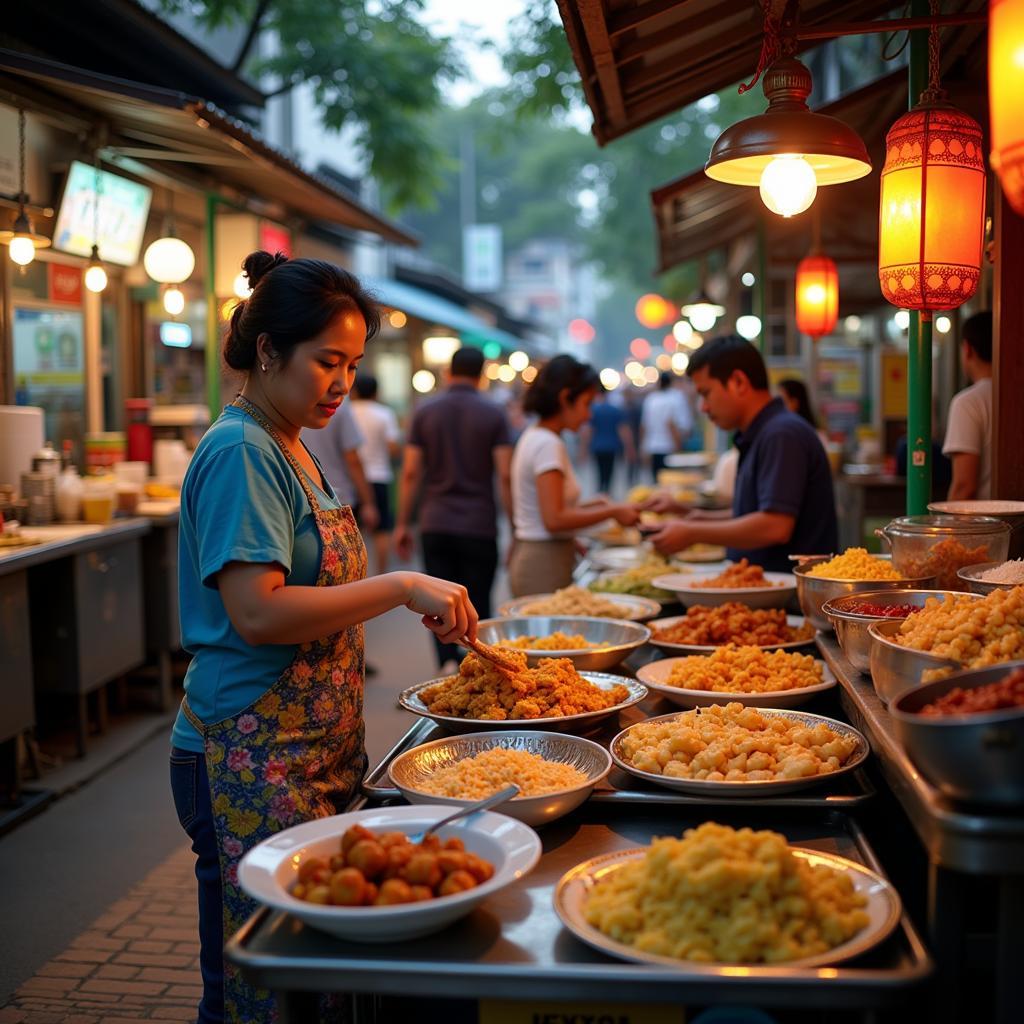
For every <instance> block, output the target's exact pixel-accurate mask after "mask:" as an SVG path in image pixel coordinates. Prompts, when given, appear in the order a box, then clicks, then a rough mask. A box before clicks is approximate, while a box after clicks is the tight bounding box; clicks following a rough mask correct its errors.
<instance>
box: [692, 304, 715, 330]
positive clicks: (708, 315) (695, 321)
mask: <svg viewBox="0 0 1024 1024" xmlns="http://www.w3.org/2000/svg"><path fill="white" fill-rule="evenodd" d="M689 318H690V323H691V324H692V325H693V329H694V330H695V331H701V332H704V331H710V330H711V328H712V327H714V326H715V321H716V320H717V319H718V315H717V314H716V313H715V311H714V309H713V308H712V306H710V305H709V304H708V303H704V302H699V303H697V304H696V305H695V306H693V307H692V308H691V309H690V313H689Z"/></svg>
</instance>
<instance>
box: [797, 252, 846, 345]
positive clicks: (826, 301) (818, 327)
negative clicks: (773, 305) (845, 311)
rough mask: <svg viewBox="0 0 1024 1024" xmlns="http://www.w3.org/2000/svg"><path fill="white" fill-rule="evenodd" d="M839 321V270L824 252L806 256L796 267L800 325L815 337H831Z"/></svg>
mask: <svg viewBox="0 0 1024 1024" xmlns="http://www.w3.org/2000/svg"><path fill="white" fill-rule="evenodd" d="M838 319H839V271H838V270H837V269H836V264H835V260H833V259H831V258H829V257H828V256H823V255H821V253H812V254H811V255H810V256H805V257H804V258H803V259H802V260H801V261H800V263H799V264H798V265H797V268H796V325H797V327H798V328H799V329H800V330H801V331H803V332H804V334H809V335H810V336H811V337H812V338H815V339H817V338H820V337H821V336H822V335H823V334H829V333H830V332H831V331H832V329H833V328H834V327H835V325H836V321H837V320H838Z"/></svg>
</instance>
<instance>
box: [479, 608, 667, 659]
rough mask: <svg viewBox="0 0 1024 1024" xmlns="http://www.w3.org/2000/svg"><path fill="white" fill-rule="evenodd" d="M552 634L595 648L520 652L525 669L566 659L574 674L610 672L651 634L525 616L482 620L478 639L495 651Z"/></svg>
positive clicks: (615, 624) (582, 620)
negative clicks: (574, 637)
mask: <svg viewBox="0 0 1024 1024" xmlns="http://www.w3.org/2000/svg"><path fill="white" fill-rule="evenodd" d="M552 633H568V634H569V635H570V636H572V635H575V634H577V633H578V634H579V635H580V636H582V637H583V638H584V639H585V640H586V641H587V643H591V644H597V646H596V647H586V648H573V649H570V650H564V651H548V650H543V649H541V648H539V647H536V648H527V649H525V650H523V653H524V654H525V655H526V663H527V664H528V665H536V664H537V662H539V661H540V659H541V658H569V659H570V660H571V661H572V663H573V664H574V665H575V666H576V670H577V671H583V670H584V669H592V670H593V671H595V672H601V671H604V670H605V669H608V668H614V667H615V666H616V665H618V664H619V662H620V661H622V660H623V659H624V658H627V657H629V655H630V654H632V652H633V651H635V650H636V649H637V648H638V647H642V646H643V645H644V644H645V643H647V641H648V640H650V638H651V631H650V630H649V629H648V628H647V627H646V626H641V625H640V623H638V622H625V621H623V620H620V619H597V618H586V617H582V616H580V617H575V616H568V615H529V616H522V617H520V618H502V619H484V620H483V621H482V622H481V623H480V625H479V627H478V635H479V637H480V639H481V640H482V641H483V642H484V643H487V644H496V645H498V646H499V647H500V646H501V645H502V643H503V642H504V641H507V640H515V639H517V638H518V637H521V636H550V635H551V634H552Z"/></svg>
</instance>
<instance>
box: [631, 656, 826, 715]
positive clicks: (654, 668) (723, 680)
mask: <svg viewBox="0 0 1024 1024" xmlns="http://www.w3.org/2000/svg"><path fill="white" fill-rule="evenodd" d="M636 675H637V678H638V679H639V680H640V681H641V682H642V683H643V684H644V686H646V687H647V688H648V689H649V690H651V692H653V693H658V694H660V695H661V696H662V697H665V698H666V699H667V700H668V701H670V702H671V703H673V704H678V705H679V706H680V707H684V708H698V707H708V706H710V705H712V704H728V703H729V702H730V701H736V702H737V703H739V704H743V705H745V706H746V707H751V708H792V707H796V706H797V705H798V704H804V703H806V702H807V701H809V700H810V699H811V698H812V697H814V696H815V695H817V694H819V693H823V692H824V691H825V690H830V689H831V688H832V687H833V686H835V685H836V677H835V676H834V675H833V674H832V671H831V669H829V667H828V666H827V665H826V664H825V663H824V662H822V661H819V660H818V659H816V658H814V657H813V656H812V655H810V654H801V653H800V652H799V651H782V650H773V651H769V650H765V649H763V648H761V647H734V646H732V645H729V644H727V645H726V646H725V647H719V648H717V649H716V650H714V651H713V652H712V653H711V654H691V655H688V656H686V657H683V658H663V659H662V660H661V661H652V662H650V663H648V664H647V665H644V666H643V667H642V668H640V669H638V670H637V674H636Z"/></svg>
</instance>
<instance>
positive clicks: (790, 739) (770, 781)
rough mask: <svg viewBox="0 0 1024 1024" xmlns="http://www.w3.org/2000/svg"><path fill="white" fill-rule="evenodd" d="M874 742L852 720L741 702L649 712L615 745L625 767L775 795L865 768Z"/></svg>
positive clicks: (660, 781) (698, 788) (706, 786)
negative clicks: (667, 712) (870, 743)
mask: <svg viewBox="0 0 1024 1024" xmlns="http://www.w3.org/2000/svg"><path fill="white" fill-rule="evenodd" d="M751 747H753V749H749V748H751ZM869 749H870V748H869V747H868V742H867V740H866V739H865V738H864V737H863V736H862V735H861V734H860V733H859V732H858V731H857V730H856V729H854V728H853V726H851V725H847V724H846V723H845V722H837V721H835V719H832V718H825V717H824V716H822V715H812V714H809V713H808V712H806V711H783V710H776V709H769V708H748V707H744V706H743V705H742V704H737V703H731V704H725V705H722V704H715V705H712V706H711V707H706V708H693V709H692V710H690V711H677V712H675V713H673V714H671V715H659V716H658V717H657V718H649V719H647V720H646V721H643V722H637V723H635V724H634V725H631V726H629V728H627V729H623V731H622V732H620V733H619V734H618V736H616V737H615V739H613V740H612V742H611V744H610V745H609V750H610V752H611V755H612V759H613V760H614V761H615V763H616V764H617V765H618V766H619V768H621V769H622V770H623V771H624V772H628V773H629V774H630V775H633V776H635V777H636V778H638V779H643V781H644V782H650V783H653V784H654V785H656V786H662V787H664V788H665V789H672V790H677V791H678V792H680V793H690V794H692V795H694V796H705V797H711V798H715V797H718V796H725V797H728V796H750V794H751V793H761V794H764V795H766V796H775V795H777V794H782V793H790V792H793V791H794V790H798V789H805V788H807V787H808V786H814V785H817V784H819V783H822V782H828V781H830V780H833V779H836V778H838V777H840V776H841V775H845V774H847V773H849V772H852V771H855V770H856V769H857V768H859V767H860V765H862V764H863V763H864V760H865V759H866V758H867V756H868V753H869Z"/></svg>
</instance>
